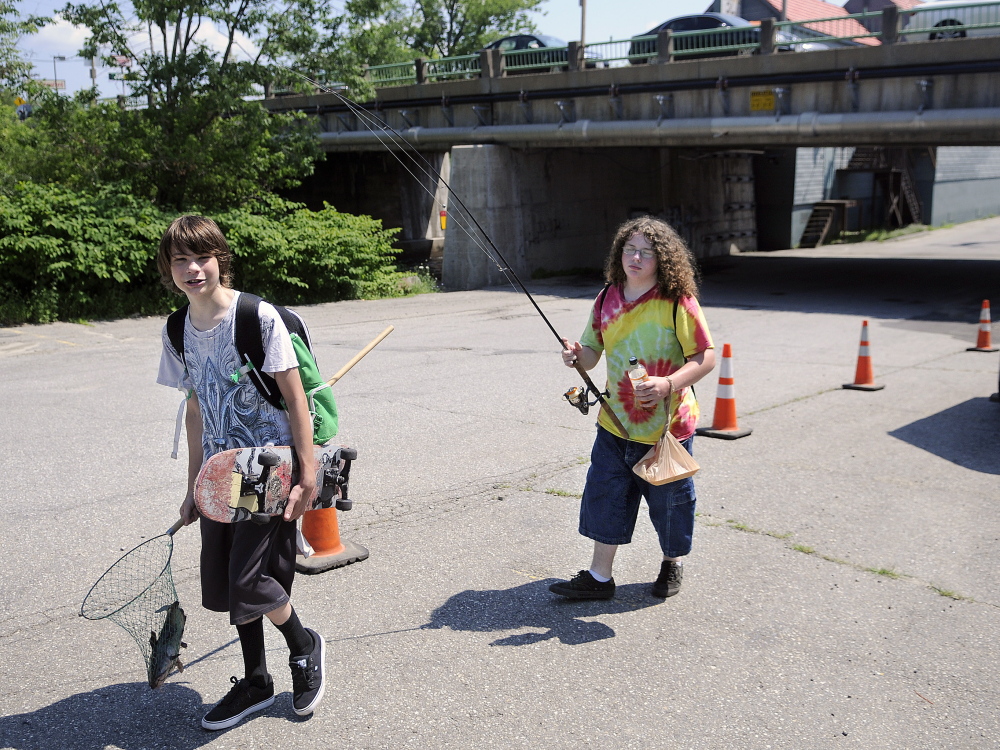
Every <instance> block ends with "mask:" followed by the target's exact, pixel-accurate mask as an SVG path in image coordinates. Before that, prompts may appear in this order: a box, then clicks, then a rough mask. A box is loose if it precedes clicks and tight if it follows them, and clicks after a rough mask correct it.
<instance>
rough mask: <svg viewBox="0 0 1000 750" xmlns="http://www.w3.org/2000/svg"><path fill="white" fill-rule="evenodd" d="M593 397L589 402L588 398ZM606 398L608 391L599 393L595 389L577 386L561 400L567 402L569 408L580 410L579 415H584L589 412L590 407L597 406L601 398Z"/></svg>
mask: <svg viewBox="0 0 1000 750" xmlns="http://www.w3.org/2000/svg"><path fill="white" fill-rule="evenodd" d="M590 395H593V397H594V400H593V401H590V400H589V399H588V396H590ZM602 396H603V397H604V398H607V397H608V391H604V393H601V392H600V391H598V390H597V389H596V388H591V387H590V386H589V385H588V386H587V387H586V388H583V387H581V386H579V385H574V386H573V387H572V388H570V389H569V390H568V391H566V392H565V393H564V394H563V398H564V399H566V400H567V401H569V403H570V406H575V407H576V408H577V409H579V410H580V413H581V414H584V415H586V414H587V413H588V412H589V411H590V407H591V406H597V404H599V403H600V402H601V397H602Z"/></svg>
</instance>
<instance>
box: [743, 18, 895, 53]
mask: <svg viewBox="0 0 1000 750" xmlns="http://www.w3.org/2000/svg"><path fill="white" fill-rule="evenodd" d="M893 7H895V6H893ZM760 54H762V55H771V54H774V19H773V18H762V19H761V21H760Z"/></svg>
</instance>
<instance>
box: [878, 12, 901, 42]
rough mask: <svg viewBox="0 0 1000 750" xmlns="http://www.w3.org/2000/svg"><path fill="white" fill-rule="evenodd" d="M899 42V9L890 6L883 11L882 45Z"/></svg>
mask: <svg viewBox="0 0 1000 750" xmlns="http://www.w3.org/2000/svg"><path fill="white" fill-rule="evenodd" d="M898 41H899V8H898V7H897V6H895V5H893V4H891V3H890V4H889V5H887V6H885V8H883V9H882V44H895V43H896V42H898Z"/></svg>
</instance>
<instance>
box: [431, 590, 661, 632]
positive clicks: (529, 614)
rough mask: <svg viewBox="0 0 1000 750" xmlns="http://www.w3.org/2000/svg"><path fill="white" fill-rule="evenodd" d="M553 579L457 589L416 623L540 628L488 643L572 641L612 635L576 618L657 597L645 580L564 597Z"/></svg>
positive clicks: (474, 628) (650, 602)
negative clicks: (610, 592) (580, 597)
mask: <svg viewBox="0 0 1000 750" xmlns="http://www.w3.org/2000/svg"><path fill="white" fill-rule="evenodd" d="M556 580H557V579H555V578H547V579H545V580H541V581H532V582H531V583H525V584H523V585H521V586H516V587H515V588H512V589H488V590H486V591H474V590H471V589H470V590H467V591H462V592H460V593H458V594H455V595H454V596H452V597H451V598H450V599H448V601H446V602H445V603H444V604H442V605H441V606H440V607H438V608H437V609H435V610H434V611H433V612H432V613H431V618H430V622H429V623H427V624H426V625H423V626H422V627H423V628H427V629H436V628H451V629H452V630H465V631H469V632H476V633H493V632H499V631H503V630H521V629H523V628H535V629H536V630H539V629H540V630H542V631H544V632H531V633H516V634H514V635H510V636H507V637H505V638H500V639H498V640H495V641H493V642H492V643H491V644H490V645H491V646H527V645H530V644H532V643H539V642H540V641H546V640H549V639H550V638H558V639H559V641H560V642H562V643H564V644H566V645H567V646H578V645H580V644H582V643H592V642H594V641H600V640H604V639H605V638H614V637H615V631H614V630H613V629H612V628H611V627H610V626H608V625H605V624H604V623H602V622H591V621H588V620H581V619H579V618H581V617H597V616H599V615H616V614H622V613H625V612H634V611H636V610H639V609H644V608H646V607H652V606H655V605H657V604H661V603H662V602H663V600H662V599H654V598H653V597H652V596H651V595H650V594H649V584H641V583H634V584H626V585H624V586H619V587H618V588H617V590H616V592H615V598H614V599H610V600H605V601H569V600H567V599H563V598H562V597H559V596H556V595H555V594H552V593H550V592H549V585H550V584H553V583H555V582H556Z"/></svg>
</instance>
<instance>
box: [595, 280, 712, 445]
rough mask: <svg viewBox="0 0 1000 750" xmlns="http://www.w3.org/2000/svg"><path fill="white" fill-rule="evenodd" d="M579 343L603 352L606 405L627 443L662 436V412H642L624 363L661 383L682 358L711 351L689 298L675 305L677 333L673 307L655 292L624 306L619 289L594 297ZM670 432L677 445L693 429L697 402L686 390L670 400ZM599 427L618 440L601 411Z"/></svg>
mask: <svg viewBox="0 0 1000 750" xmlns="http://www.w3.org/2000/svg"><path fill="white" fill-rule="evenodd" d="M580 343H581V344H583V345H584V346H588V347H590V348H591V349H593V350H594V351H596V352H597V353H598V354H600V353H601V352H604V359H605V362H606V364H607V368H608V383H607V386H606V387H607V389H608V391H609V395H608V401H609V402H610V404H611V408H612V409H613V410H614V412H615V415H616V416H617V417H618V418H619V419H620V420H621V422H622V424H623V425H625V429H627V430H628V432H629V440H634V441H635V442H637V443H649V444H652V443H655V442H656V441H657V440H659V439H660V435H662V434H663V426H664V424H665V423H666V420H667V414H668V412H667V410H666V408H665V405H664V403H663V402H660V403H659V404H657V405H656V407H655V408H652V409H646V408H644V407H643V406H640V405H639V403H638V402H637V401H636V399H635V391H634V390H633V389H632V381H631V380H629V377H628V369H629V363H628V360H629V357H635V358H636V359H638V360H639V362H641V363H642V364H643V365H644V366H645V368H646V371H647V372H648V373H649V375H650V376H651V377H663V376H665V375H670V374H672V373H674V372H676V371H677V370H679V369H680V368H681V367H682V366H683V365H684V363H685V361H686V359H687V358H690V357H693V356H694V355H696V354H697V353H698V352H702V351H705V350H706V349H712V348H714V345H713V344H712V336H711V334H710V333H709V331H708V324H707V323H706V322H705V316H704V315H703V314H702V311H701V306H700V305H699V304H698V300H696V299H695V298H694V297H683V298H681V299H680V300H679V301H678V303H677V330H676V331H674V301H673V300H670V299H666V298H665V297H663V296H662V295H661V294H660V289H659V287H658V286H654V287H653V288H652V289H650V290H649V291H648V292H646V293H645V294H644V295H642V296H641V297H639V299H637V300H635V301H634V302H628V301H627V300H626V299H625V297H624V296H623V294H622V288H621V287H619V286H610V287H608V291H607V294H603V293H602V294H599V295H598V296H597V301H596V302H595V303H594V307H593V309H592V310H591V313H590V319H589V320H588V321H587V328H586V330H585V331H584V332H583V335H582V336H581V337H580ZM669 413H670V414H671V415H673V416H672V418H671V420H670V432H671V434H672V435H673V436H674V437H675V438H677V439H678V440H687V438H689V437H691V435H693V434H694V428H695V427H696V426H697V424H698V415H699V409H698V401H697V400H696V399H695V397H694V391H693V390H692V389H691V388H681V389H680V390H678V391H675V392H673V393H671V394H670V412H669ZM597 422H598V424H600V425H601V427H603V428H604V429H606V430H608V431H609V432H611V433H612V434H615V435H618V437H625V436H624V435H622V434H620V432H619V430H618V428H617V427H616V426H615V423H614V422H612V421H611V417H610V416H608V414H607V413H606V410H605V409H601V411H600V414H599V415H598V418H597Z"/></svg>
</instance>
